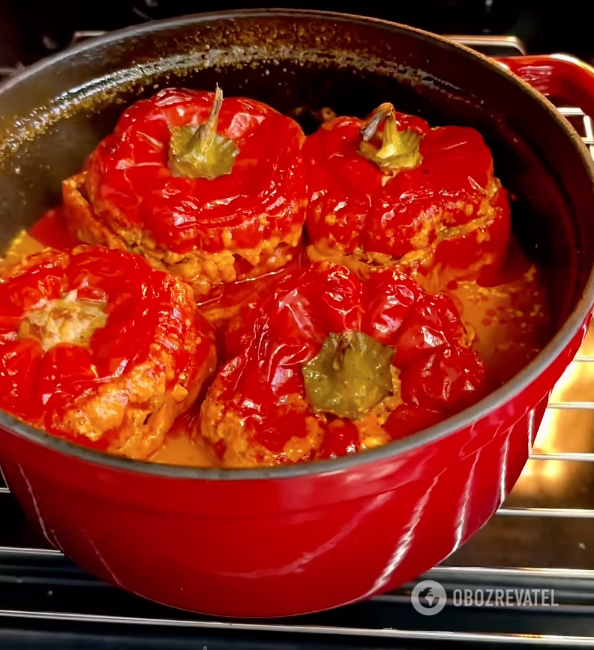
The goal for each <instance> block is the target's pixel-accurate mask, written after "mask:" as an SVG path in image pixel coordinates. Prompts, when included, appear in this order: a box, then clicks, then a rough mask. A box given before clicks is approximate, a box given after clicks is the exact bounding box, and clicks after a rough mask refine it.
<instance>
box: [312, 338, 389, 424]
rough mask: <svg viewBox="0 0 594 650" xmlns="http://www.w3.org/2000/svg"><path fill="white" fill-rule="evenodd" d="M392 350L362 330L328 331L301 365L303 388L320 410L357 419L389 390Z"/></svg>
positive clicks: (316, 408) (385, 395)
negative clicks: (325, 336) (324, 338)
mask: <svg viewBox="0 0 594 650" xmlns="http://www.w3.org/2000/svg"><path fill="white" fill-rule="evenodd" d="M393 356H394V350H393V348H391V347H390V346H386V345H383V344H381V343H379V342H378V341H376V340H375V339H373V338H372V337H371V336H369V335H367V334H364V333H363V332H342V333H341V334H330V335H329V336H328V337H327V339H326V340H325V341H324V344H323V345H322V348H321V350H320V352H319V353H318V354H317V355H316V356H315V357H314V358H313V359H311V361H309V362H308V363H307V364H306V365H305V366H304V367H303V379H304V383H305V392H306V394H307V397H308V399H309V401H310V403H311V405H312V406H313V408H314V409H315V410H317V411H320V412H325V413H332V414H334V415H337V416H338V417H344V418H349V419H350V420H353V421H356V420H359V419H360V418H361V417H363V416H364V415H365V413H367V412H368V411H369V410H370V409H372V408H374V407H375V406H376V405H377V404H379V403H380V402H381V400H383V399H384V398H385V397H387V396H388V395H389V394H390V392H391V390H392V373H391V371H390V365H391V362H392V358H393Z"/></svg>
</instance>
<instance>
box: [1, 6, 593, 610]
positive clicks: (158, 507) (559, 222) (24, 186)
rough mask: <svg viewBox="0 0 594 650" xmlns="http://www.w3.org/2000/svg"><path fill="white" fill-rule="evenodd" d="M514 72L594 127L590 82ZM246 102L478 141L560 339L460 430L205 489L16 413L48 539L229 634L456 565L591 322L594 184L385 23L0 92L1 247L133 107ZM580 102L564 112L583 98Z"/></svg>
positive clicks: (485, 91)
mask: <svg viewBox="0 0 594 650" xmlns="http://www.w3.org/2000/svg"><path fill="white" fill-rule="evenodd" d="M506 64H507V65H508V66H509V67H510V68H512V69H513V70H515V71H517V72H519V73H520V74H521V75H522V76H524V77H525V78H527V79H529V80H530V81H532V82H534V83H537V87H538V88H539V90H541V91H546V92H552V93H554V94H562V95H564V98H565V99H567V100H570V101H573V102H577V101H578V100H579V102H581V104H582V106H583V107H584V108H587V109H588V108H590V106H592V108H593V109H594V76H593V75H592V72H591V71H590V69H588V68H586V67H579V66H575V65H574V64H573V63H571V62H569V61H568V60H566V59H551V58H531V59H523V58H520V59H515V60H510V61H507V62H506ZM215 81H219V83H221V84H222V85H223V87H224V88H225V92H226V93H227V94H228V95H232V94H249V95H251V96H254V97H256V98H258V99H261V100H263V101H266V102H269V103H271V104H272V105H274V106H275V107H277V108H279V109H280V110H282V111H284V112H290V110H291V109H294V108H296V107H301V108H302V109H305V110H301V111H300V114H301V118H304V116H307V115H308V111H309V110H310V109H311V111H314V110H316V109H318V108H321V107H323V106H326V105H330V106H332V107H333V108H334V109H335V110H336V111H337V112H342V113H351V114H352V113H358V114H365V112H367V111H369V110H370V109H371V108H372V107H373V106H374V105H376V104H378V103H380V102H381V101H393V102H394V103H396V104H397V106H398V107H399V108H400V109H402V110H408V111H419V112H421V113H422V114H423V116H424V117H426V118H428V119H429V120H430V121H433V122H436V123H439V122H442V123H456V122H457V123H465V124H468V125H472V126H475V127H476V128H479V129H480V130H481V132H482V133H483V135H484V136H485V137H486V139H487V141H488V143H489V145H490V146H491V147H492V149H493V151H494V155H495V160H496V165H497V170H498V175H499V176H501V177H502V180H503V182H504V184H505V185H506V186H507V187H509V188H510V189H511V190H512V192H513V193H514V194H515V195H516V196H517V199H518V200H517V201H516V202H515V204H514V228H515V230H516V233H517V235H518V238H519V240H520V241H521V242H522V245H523V246H524V247H526V248H527V249H529V252H531V253H532V254H533V256H534V257H536V259H537V260H538V262H539V263H540V265H541V268H542V269H543V273H544V275H545V278H546V279H547V282H548V289H549V298H550V301H551V303H552V306H553V309H552V311H553V313H554V314H555V317H556V319H557V320H556V323H555V324H556V334H555V336H554V338H553V339H552V340H551V341H550V343H549V344H548V345H547V347H546V348H545V349H544V350H543V351H542V353H541V354H540V355H539V356H538V357H537V358H536V359H535V360H534V361H533V362H532V363H531V364H530V365H529V366H528V367H527V368H525V369H524V370H523V371H522V372H521V373H520V374H518V375H517V376H516V377H515V378H514V379H513V380H512V381H510V382H509V383H508V384H506V385H505V386H504V387H503V388H501V389H500V390H498V391H497V392H495V393H493V394H492V395H490V396H489V397H488V398H487V399H485V400H484V401H482V402H481V403H479V404H478V405H476V406H474V407H473V408H471V409H468V410H467V411H465V412H463V413H461V414H460V415H458V416H456V417H454V418H452V419H451V420H448V421H447V422H446V423H444V424H441V425H438V426H436V427H433V428H431V429H428V430H426V431H424V432H422V433H419V434H417V435H415V436H412V437H410V438H408V439H405V440H401V441H398V442H395V443H393V444H390V445H388V446H386V447H383V448H380V449H376V450H374V451H371V452H368V453H365V454H362V455H359V456H354V457H346V458H342V459H339V460H334V461H327V462H319V463H314V464H307V465H303V466H293V467H285V468H274V469H262V470H238V471H228V472H224V471H218V470H196V469H185V468H173V467H164V466H157V465H150V464H144V463H141V462H134V461H128V460H121V459H116V458H111V457H106V456H103V455H101V454H99V453H95V452H92V451H90V450H86V449H83V448H80V447H77V446H74V445H72V444H69V443H67V442H65V441H62V440H58V439H55V438H52V437H49V436H47V435H45V434H44V433H42V432H40V431H36V430H33V429H31V428H29V427H27V426H25V425H23V424H20V423H18V422H16V421H15V420H14V419H12V418H11V417H9V416H8V415H6V414H4V413H0V424H1V426H2V431H1V433H0V461H1V464H2V468H3V470H4V473H5V475H6V478H7V480H8V483H9V485H10V488H11V490H12V491H13V492H14V494H15V495H16V496H17V498H18V499H19V501H20V502H21V504H22V506H23V508H24V509H25V511H26V512H27V514H28V516H29V517H30V518H31V520H33V521H37V522H38V523H39V525H40V526H41V528H42V529H43V532H44V533H45V535H46V536H47V538H48V539H49V540H50V541H51V542H52V543H53V544H55V546H56V547H57V548H59V549H61V550H62V551H63V552H64V553H65V554H66V555H67V556H68V557H70V558H72V559H73V560H74V561H75V562H77V563H78V564H79V565H80V566H81V567H83V568H84V569H86V570H88V571H89V572H91V573H93V574H95V575H97V576H99V577H101V578H102V579H104V580H106V581H108V582H111V583H113V584H116V585H119V586H121V587H123V588H124V589H127V590H130V591H132V592H134V593H136V594H139V595H142V596H145V597H148V598H151V599H154V600H156V601H159V602H161V603H165V604H168V605H173V606H176V607H180V608H184V609H189V610H194V611H197V612H201V613H207V614H213V615H217V616H240V617H271V616H285V615H292V614H300V613H305V612H312V611H316V610H323V609H327V608H331V607H336V606H338V605H342V604H345V603H348V602H352V601H355V600H358V599H363V598H367V597H369V596H371V595H374V594H377V593H381V592H383V591H386V590H389V589H392V588H394V587H395V586H397V585H399V584H401V583H403V582H405V581H408V580H410V579H412V578H414V577H415V576H416V575H418V574H419V573H421V572H423V571H425V570H427V569H428V568H430V567H431V566H432V565H434V564H435V563H437V562H439V561H441V560H442V559H443V558H445V557H446V556H447V555H449V554H450V553H451V552H452V551H454V550H455V549H456V548H457V547H458V546H459V545H460V544H462V543H463V542H465V541H466V540H467V539H468V538H469V537H470V536H471V535H472V534H473V533H474V532H475V531H476V530H477V529H479V528H480V527H481V526H482V525H483V524H484V523H485V522H486V521H487V520H488V519H489V517H490V516H491V515H492V514H493V513H494V512H495V510H496V509H497V508H498V507H499V506H500V504H501V503H502V501H503V500H504V499H505V497H506V495H507V494H508V492H509V491H510V489H511V488H512V486H513V485H514V483H515V481H516V479H517V478H518V476H519V474H520V472H521V470H522V468H523V466H524V464H525V462H526V459H527V457H528V453H529V450H530V446H531V444H532V442H533V440H534V436H535V434H536V431H537V429H538V425H539V423H540V421H541V418H542V415H543V412H544V409H545V406H546V402H547V398H548V395H549V392H550V390H551V389H552V387H553V386H554V384H555V382H556V381H557V380H558V379H559V377H560V376H561V374H562V372H563V370H564V369H565V368H566V366H567V365H568V363H569V362H570V361H571V359H572V357H573V356H574V354H575V353H576V351H577V349H578V347H579V345H580V343H581V340H582V337H583V335H584V333H585V330H586V326H587V323H588V321H589V318H590V311H591V308H592V304H593V302H594V276H593V267H594V238H592V236H591V233H592V232H593V231H594V193H593V191H592V180H593V178H594V168H593V165H592V161H591V158H590V156H589V154H588V151H587V150H586V148H585V147H584V145H583V144H582V142H581V140H580V138H579V137H578V135H577V134H576V133H575V132H574V131H573V130H572V129H571V127H570V126H569V124H568V123H566V122H565V120H564V119H563V118H561V117H560V116H559V115H558V113H557V112H556V111H555V110H554V108H553V106H552V105H551V104H549V103H548V102H547V101H546V100H545V99H543V97H542V96H541V95H540V94H538V93H537V92H535V91H533V90H531V89H530V87H529V86H528V85H527V84H525V83H524V82H522V81H521V80H520V79H519V78H517V77H515V76H513V75H512V74H510V73H509V72H508V71H506V70H505V68H504V66H501V65H497V64H496V63H493V62H491V61H489V60H488V59H486V58H484V57H482V56H480V55H477V54H474V53H472V52H471V51H470V50H467V49H465V48H463V47H460V46H457V45H455V44H453V43H450V42H448V41H445V40H443V39H441V38H439V37H435V36H432V35H429V34H426V33H424V32H420V31H417V30H413V29H409V28H406V27H402V26H398V25H394V24H391V23H387V22H384V21H379V20H373V19H364V18H356V17H352V16H342V15H337V14H325V13H316V12H298V11H284V10H281V11H244V12H233V13H224V14H211V15H205V16H195V17H189V18H183V19H179V20H173V21H165V22H161V23H154V24H149V25H147V26H142V27H140V28H134V29H131V30H125V31H123V32H119V33H115V34H112V35H109V36H107V37H105V38H102V39H98V40H96V41H93V42H88V43H86V44H84V45H82V46H80V47H77V48H75V49H73V50H70V51H68V52H65V53H63V54H61V55H59V56H57V57H54V58H52V59H49V60H46V61H43V62H42V63H40V64H38V65H36V66H34V67H32V68H30V69H28V70H26V71H25V72H24V73H23V74H22V75H20V76H18V77H16V78H14V79H12V80H10V81H9V82H8V83H7V84H5V85H4V86H3V87H2V88H1V89H0V162H1V163H2V165H1V167H0V197H2V200H1V201H0V225H1V226H2V228H1V232H2V233H3V236H4V237H9V236H12V235H14V234H15V233H16V232H17V231H18V230H19V229H21V228H22V227H23V226H26V225H28V224H30V223H31V222H32V221H33V220H34V219H35V218H36V217H37V216H39V215H40V214H41V212H42V211H43V210H44V209H45V208H47V207H49V206H50V205H51V204H52V203H53V202H57V200H58V198H59V182H60V180H61V179H62V178H64V177H66V176H67V175H69V174H72V173H74V172H75V171H76V170H77V168H78V167H79V166H80V164H81V163H82V161H83V159H84V157H85V156H86V155H87V154H88V153H89V151H90V150H91V149H92V147H93V146H94V145H95V144H96V143H97V141H98V139H99V138H100V137H101V136H103V135H105V134H106V133H107V132H108V131H109V129H110V128H111V127H112V126H113V123H114V120H115V119H116V117H117V115H118V114H119V113H120V112H121V111H122V110H123V104H125V103H129V102H131V101H133V100H134V99H136V98H138V96H139V94H140V95H142V94H148V93H152V92H154V88H155V86H157V87H158V86H164V85H173V84H180V85H190V86H194V87H213V86H214V82H215ZM568 93H569V94H568ZM593 112H594V111H593Z"/></svg>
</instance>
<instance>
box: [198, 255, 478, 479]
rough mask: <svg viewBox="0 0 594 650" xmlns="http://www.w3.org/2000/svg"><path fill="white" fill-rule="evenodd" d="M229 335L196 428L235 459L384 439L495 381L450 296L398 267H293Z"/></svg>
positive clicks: (340, 448)
mask: <svg viewBox="0 0 594 650" xmlns="http://www.w3.org/2000/svg"><path fill="white" fill-rule="evenodd" d="M226 343H227V362H226V363H225V364H224V365H223V367H222V368H221V370H220V371H219V374H218V375H217V377H216V379H215V381H214V383H213V384H212V385H211V387H210V389H209V391H208V393H207V396H206V398H205V401H204V402H203V404H202V408H201V414H200V420H199V422H198V424H197V426H196V427H195V429H194V431H193V435H194V436H195V437H196V438H199V439H201V440H206V441H208V442H209V443H210V445H211V446H212V448H213V449H214V450H215V452H216V454H217V456H218V458H219V460H220V464H221V466H223V467H230V468H237V467H253V466H271V465H282V464H288V463H297V462H303V461H309V460H315V459H322V458H334V457H338V456H344V455H345V454H350V453H355V452H358V451H362V450H366V449H371V448H373V447H377V446H379V445H384V444H386V443H388V442H389V441H391V440H394V439H397V438H400V437H403V436H406V435H410V434H411V433H414V432H416V431H419V430H420V429H423V428H426V427H427V426H430V425H432V424H436V423H438V422H440V421H441V420H443V419H445V418H447V417H448V416H449V415H451V414H453V413H455V412H457V411H459V410H460V409H462V408H464V407H466V406H468V405H469V404H472V403H473V402H475V401H476V400H478V399H479V398H480V397H482V395H483V392H484V390H485V386H486V371H485V367H484V365H483V363H482V362H481V360H480V359H479V358H478V357H477V355H476V354H475V353H474V352H473V350H472V349H471V336H470V334H469V332H468V331H467V330H466V329H465V327H464V326H463V324H462V323H461V321H460V318H459V316H458V313H457V311H456V308H455V306H454V304H453V303H452V301H451V300H450V298H448V297H447V296H446V295H445V294H439V295H437V296H430V295H428V294H427V293H425V292H424V290H423V289H421V287H420V286H419V285H418V284H417V283H416V282H415V281H414V280H412V279H411V278H410V277H408V276H405V275H403V274H401V273H400V272H398V271H396V270H394V269H387V270H384V271H380V272H378V273H374V274H373V275H372V276H371V277H370V278H369V279H368V280H366V281H364V282H361V281H360V280H359V279H358V278H357V277H356V275H355V274H353V273H352V272H351V271H349V270H348V269H347V268H345V267H341V266H338V265H333V264H328V263H323V262H321V263H316V264H314V265H312V266H311V267H309V268H307V269H298V270H295V271H291V272H288V273H287V274H286V275H284V277H282V278H281V279H280V280H279V281H278V282H277V283H276V284H275V285H274V286H273V287H272V288H270V289H269V291H268V292H267V295H266V296H265V297H263V298H260V299H259V300H256V301H253V302H252V303H250V304H249V305H248V306H247V307H246V308H245V309H244V311H243V312H242V314H241V315H240V317H239V318H237V319H236V320H235V321H234V322H233V323H232V324H231V326H230V328H229V331H228V336H227V342H226Z"/></svg>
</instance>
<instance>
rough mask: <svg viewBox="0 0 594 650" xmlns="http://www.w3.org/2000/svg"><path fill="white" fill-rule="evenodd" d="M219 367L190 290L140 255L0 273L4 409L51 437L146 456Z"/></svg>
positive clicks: (46, 263)
mask: <svg viewBox="0 0 594 650" xmlns="http://www.w3.org/2000/svg"><path fill="white" fill-rule="evenodd" d="M215 365H216V353H215V345H214V336H213V333H212V330H211V328H210V326H209V325H208V323H206V321H205V320H204V319H203V318H202V316H200V315H199V314H198V312H197V309H196V306H195V303H194V298H193V295H192V292H191V290H190V288H189V287H187V285H185V284H184V283H183V282H181V281H180V280H179V279H177V278H174V277H173V276H171V275H169V274H167V273H164V272H162V271H157V270H155V269H152V268H151V267H150V266H149V265H148V264H147V262H145V261H144V260H143V259H142V258H140V257H138V256H134V255H131V254H129V253H123V252H121V251H110V250H107V249H104V248H94V247H81V248H78V249H75V250H74V251H72V252H71V253H67V252H60V251H57V250H52V249H46V250H45V251H43V252H41V253H38V254H36V255H33V256H31V257H29V258H27V259H26V260H24V261H23V262H21V263H20V264H18V265H16V266H14V267H10V268H8V269H6V270H4V271H3V272H2V273H1V274H0V407H1V408H2V409H4V410H6V411H8V412H10V413H12V414H14V415H15V416H16V417H18V418H20V419H22V420H24V421H26V422H28V423H29V424H31V425H33V426H36V427H38V428H43V429H45V430H46V431H47V432H49V433H52V434H55V435H57V436H60V437H64V438H67V439H69V440H73V441H76V442H77V443H80V444H83V445H86V446H89V447H93V448H96V449H101V450H106V451H109V452H112V453H116V454H121V455H125V456H129V457H133V458H147V457H149V456H150V454H151V453H152V452H153V451H155V450H156V449H157V448H158V446H159V445H160V443H161V442H162V440H163V436H164V435H165V433H166V432H167V430H168V429H169V428H170V427H171V426H172V424H173V420H174V418H175V417H176V416H177V415H178V414H179V413H182V412H184V411H185V410H187V409H188V408H189V407H190V405H191V404H192V403H193V402H194V401H195V399H196V397H197V395H198V394H199V392H200V391H201V389H202V387H203V386H204V385H205V382H206V381H207V380H208V379H210V377H211V376H212V374H213V372H214V369H215Z"/></svg>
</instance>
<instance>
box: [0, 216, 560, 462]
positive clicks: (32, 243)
mask: <svg viewBox="0 0 594 650" xmlns="http://www.w3.org/2000/svg"><path fill="white" fill-rule="evenodd" d="M73 244H74V242H73V241H72V238H71V237H70V236H69V235H68V233H67V232H66V230H65V227H64V224H63V221H62V216H61V214H60V213H59V211H57V210H52V211H50V212H49V213H47V214H46V215H45V216H44V217H43V218H42V219H40V220H39V221H38V222H37V223H36V224H34V226H33V227H32V228H31V229H30V230H29V231H28V232H24V231H23V232H22V233H20V234H19V235H18V236H17V237H15V238H14V240H13V241H12V243H11V244H10V246H9V247H8V249H7V251H6V253H5V255H4V257H3V258H0V268H2V267H7V266H11V265H13V264H15V263H17V262H18V261H19V260H21V259H22V258H23V257H26V256H28V255H32V254H33V253H36V252H38V251H40V250H42V249H43V248H44V247H46V246H53V247H55V248H70V247H71V246H72V245H73ZM294 263H295V264H298V263H299V260H296V261H295V262H294ZM503 267H504V268H505V276H504V275H500V276H499V277H498V278H495V279H491V281H490V282H489V285H490V286H481V285H480V284H479V283H478V282H474V281H473V282H458V283H454V284H453V285H451V286H450V287H449V289H448V293H449V294H450V295H451V296H452V297H453V298H454V300H455V302H456V304H457V306H458V309H459V310H460V313H461V316H462V320H463V321H464V323H465V325H466V326H467V327H468V328H469V329H471V330H472V331H474V333H475V339H474V343H473V347H474V349H475V351H476V352H477V354H478V355H479V356H480V357H481V358H482V359H483V361H484V362H485V364H486V365H487V368H488V370H489V374H490V377H491V381H492V383H493V386H494V387H497V386H499V385H501V384H503V383H504V382H506V381H508V380H509V379H511V377H513V376H514V375H515V374H516V373H517V372H518V371H519V370H521V369H522V368H523V367H524V366H526V365H527V364H528V363H529V362H530V361H531V360H532V359H533V358H534V357H535V356H536V355H537V354H538V352H539V351H540V350H541V349H542V348H543V347H544V346H545V345H546V343H547V342H548V340H549V339H550V337H551V335H552V328H551V322H550V318H549V311H548V306H547V301H546V293H545V289H544V286H543V284H542V279H541V277H540V274H539V272H538V269H537V268H536V267H535V266H534V265H532V264H530V262H529V261H528V260H527V259H526V257H525V255H524V254H523V253H522V251H521V250H520V249H519V247H518V246H517V245H514V244H513V243H512V245H511V246H510V251H509V255H508V259H507V260H506V263H505V264H504V265H503ZM272 279H273V277H269V278H263V279H260V280H257V281H251V282H243V283H237V284H236V285H235V286H233V287H231V288H230V289H228V290H226V291H225V294H224V295H221V296H218V297H216V298H214V299H211V300H209V301H207V302H206V303H204V304H202V305H201V306H200V308H201V310H202V312H203V314H204V315H205V317H206V318H207V319H208V320H210V321H211V322H213V324H214V325H215V326H217V325H219V324H220V323H221V322H222V320H223V319H224V318H225V317H228V316H229V315H230V314H231V313H233V312H235V311H236V310H237V307H236V305H237V304H238V303H243V302H245V301H248V300H249V299H250V297H251V296H253V295H257V294H261V292H262V290H263V289H265V286H266V284H267V283H269V282H270V281H271V280H272ZM233 305H235V307H234V306H233ZM197 417H198V410H197V409H193V410H192V411H191V412H190V413H188V414H185V415H183V416H182V417H180V418H179V419H178V421H177V422H176V424H175V425H174V427H173V428H172V430H171V431H170V432H169V433H168V434H167V436H166V439H165V442H164V444H163V446H162V447H161V449H159V451H157V452H156V453H155V454H154V455H153V456H152V457H151V459H150V460H151V461H153V462H157V463H164V464H168V465H182V466H186V467H211V466H213V465H214V464H215V463H214V459H213V458H212V451H211V450H210V449H209V448H208V447H207V446H206V445H201V444H200V443H199V442H198V443H196V442H194V441H193V440H191V439H190V438H189V437H188V436H187V435H186V432H187V431H188V429H189V425H190V422H191V421H192V420H194V419H195V418H197Z"/></svg>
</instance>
